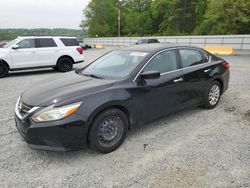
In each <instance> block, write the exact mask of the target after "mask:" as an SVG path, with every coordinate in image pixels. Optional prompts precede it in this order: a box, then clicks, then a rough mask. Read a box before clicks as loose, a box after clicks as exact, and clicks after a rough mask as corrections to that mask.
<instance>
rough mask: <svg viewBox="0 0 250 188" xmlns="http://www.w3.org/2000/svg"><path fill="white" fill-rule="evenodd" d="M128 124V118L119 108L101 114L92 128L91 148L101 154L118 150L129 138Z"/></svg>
mask: <svg viewBox="0 0 250 188" xmlns="http://www.w3.org/2000/svg"><path fill="white" fill-rule="evenodd" d="M128 124H129V122H128V119H127V116H126V115H125V114H124V113H123V112H122V111H121V110H119V109H117V108H110V109H107V110H105V111H103V112H101V113H100V114H99V115H98V116H97V117H96V118H95V119H94V121H93V124H92V125H91V127H90V131H89V135H88V142H89V146H90V148H92V149H93V150H96V151H98V152H100V153H109V152H112V151H114V150H116V149H117V148H118V147H119V146H120V145H121V144H122V143H123V141H124V139H125V138H126V136H127V132H128V126H129V125H128Z"/></svg>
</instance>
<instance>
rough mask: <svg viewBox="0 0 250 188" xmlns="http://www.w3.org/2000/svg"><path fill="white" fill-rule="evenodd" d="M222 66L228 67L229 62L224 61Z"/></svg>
mask: <svg viewBox="0 0 250 188" xmlns="http://www.w3.org/2000/svg"><path fill="white" fill-rule="evenodd" d="M222 65H223V67H225V68H226V69H229V68H230V64H229V63H228V62H224V63H223V64H222Z"/></svg>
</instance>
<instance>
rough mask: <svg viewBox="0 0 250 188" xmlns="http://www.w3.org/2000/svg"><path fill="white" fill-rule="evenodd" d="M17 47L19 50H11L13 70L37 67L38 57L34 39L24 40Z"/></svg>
mask: <svg viewBox="0 0 250 188" xmlns="http://www.w3.org/2000/svg"><path fill="white" fill-rule="evenodd" d="M17 45H18V46H19V48H17V49H11V58H12V62H13V64H14V65H15V68H27V67H37V66H39V55H38V53H37V49H36V48H35V40H34V39H24V40H22V41H20V42H19V43H17Z"/></svg>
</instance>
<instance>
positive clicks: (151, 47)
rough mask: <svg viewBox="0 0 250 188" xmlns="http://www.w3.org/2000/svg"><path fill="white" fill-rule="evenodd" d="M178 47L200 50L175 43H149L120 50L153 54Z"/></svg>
mask: <svg viewBox="0 0 250 188" xmlns="http://www.w3.org/2000/svg"><path fill="white" fill-rule="evenodd" d="M179 47H188V48H196V49H201V48H199V47H196V46H191V45H186V44H183V45H182V44H175V43H150V44H139V45H133V46H129V47H125V48H122V49H120V50H128V51H144V52H155V51H160V50H164V49H167V48H179Z"/></svg>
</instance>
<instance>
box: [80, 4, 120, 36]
mask: <svg viewBox="0 0 250 188" xmlns="http://www.w3.org/2000/svg"><path fill="white" fill-rule="evenodd" d="M115 4H116V0H92V1H90V3H89V4H88V6H87V8H86V9H85V11H84V14H85V16H86V18H87V21H86V24H85V26H86V27H88V28H89V30H88V34H89V36H92V37H93V36H96V35H98V36H114V35H115V34H116V33H117V29H116V28H117V27H116V26H117V7H116V6H115Z"/></svg>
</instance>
